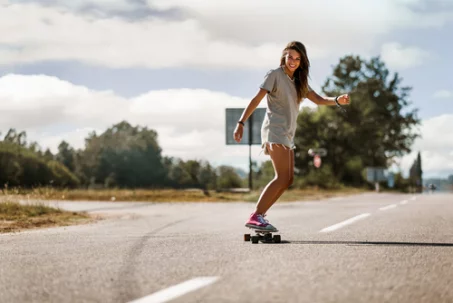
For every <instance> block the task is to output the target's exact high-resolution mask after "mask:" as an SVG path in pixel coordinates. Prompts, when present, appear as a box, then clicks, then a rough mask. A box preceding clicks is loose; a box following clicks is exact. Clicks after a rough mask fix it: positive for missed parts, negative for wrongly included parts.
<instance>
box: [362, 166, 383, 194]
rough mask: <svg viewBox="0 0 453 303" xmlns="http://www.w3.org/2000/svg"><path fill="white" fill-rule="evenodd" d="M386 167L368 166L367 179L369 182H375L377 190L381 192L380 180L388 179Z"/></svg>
mask: <svg viewBox="0 0 453 303" xmlns="http://www.w3.org/2000/svg"><path fill="white" fill-rule="evenodd" d="M385 169H386V168H385V167H367V168H366V179H367V181H368V182H372V183H374V188H375V190H376V192H379V182H382V181H386V180H387V178H386V176H385Z"/></svg>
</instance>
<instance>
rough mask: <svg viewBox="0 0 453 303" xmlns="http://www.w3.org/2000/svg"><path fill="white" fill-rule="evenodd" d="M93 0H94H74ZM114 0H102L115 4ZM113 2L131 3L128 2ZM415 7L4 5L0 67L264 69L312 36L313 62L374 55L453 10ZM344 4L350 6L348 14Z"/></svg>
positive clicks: (190, 0)
mask: <svg viewBox="0 0 453 303" xmlns="http://www.w3.org/2000/svg"><path fill="white" fill-rule="evenodd" d="M417 2H418V1H411V2H410V3H417ZM10 3H12V2H10ZM83 3H89V1H83V2H80V3H79V2H77V3H74V5H75V6H77V5H79V6H80V5H81V4H83ZM93 3H94V1H93ZM109 3H111V1H110V0H105V2H101V3H99V2H96V5H97V7H101V6H102V5H105V7H109V5H110V4H109ZM112 3H117V4H116V5H118V8H122V9H126V8H124V7H123V6H125V5H126V4H125V1H119V2H112ZM403 4H404V5H403ZM406 4H408V2H407V1H404V2H401V1H390V0H383V1H379V2H369V1H368V2H364V1H359V2H357V1H355V0H354V1H353V0H342V1H328V0H322V1H311V2H306V1H305V2H301V1H296V0H291V1H288V2H286V5H282V4H281V3H277V2H275V1H271V0H259V1H258V0H250V1H242V0H241V1H239V0H234V1H221V2H218V1H216V2H212V1H198V0H187V1H186V0H184V1H183V0H165V1H163V0H153V1H149V5H150V8H151V9H157V10H165V9H179V10H185V11H186V14H185V16H188V17H187V18H186V19H184V20H175V19H171V20H167V19H165V18H161V17H157V16H153V17H149V18H144V19H140V20H136V21H134V22H130V21H127V20H123V19H121V18H115V17H111V18H103V19H96V18H94V17H89V16H83V15H80V14H77V13H74V12H72V11H71V10H69V9H66V10H65V9H62V8H55V7H42V6H39V5H37V4H9V5H6V6H3V7H2V9H1V10H0V64H21V63H31V62H36V61H43V60H78V61H83V62H87V63H90V64H97V65H103V66H109V67H114V68H122V67H149V68H163V67H197V68H200V67H201V68H206V67H209V68H235V69H238V68H247V69H250V68H263V66H273V65H275V64H278V57H279V55H280V52H281V49H282V48H283V46H284V44H286V42H288V41H289V40H293V39H297V40H301V41H302V42H304V43H305V44H306V45H307V49H308V52H309V56H310V58H312V59H314V58H325V57H327V56H337V55H342V54H344V53H345V52H346V53H354V52H356V53H361V54H364V53H367V52H372V51H373V49H374V47H375V46H376V43H377V39H378V38H380V37H381V36H382V35H385V34H386V33H389V32H394V31H395V30H399V29H408V28H421V27H439V26H442V25H443V24H445V22H447V20H450V18H451V15H452V14H451V13H450V12H448V11H447V12H439V13H424V12H420V13H416V12H414V11H412V10H410V9H408V8H407V6H405V5H406ZM344 7H348V12H347V13H338V12H339V11H343V9H344ZM326 8H328V9H326ZM106 9H107V8H106Z"/></svg>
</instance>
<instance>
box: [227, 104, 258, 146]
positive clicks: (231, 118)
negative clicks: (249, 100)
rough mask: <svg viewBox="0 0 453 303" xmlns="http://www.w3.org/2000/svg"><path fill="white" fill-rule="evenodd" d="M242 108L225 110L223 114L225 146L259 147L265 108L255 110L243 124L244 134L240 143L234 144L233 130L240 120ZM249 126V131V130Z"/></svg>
mask: <svg viewBox="0 0 453 303" xmlns="http://www.w3.org/2000/svg"><path fill="white" fill-rule="evenodd" d="M243 112H244V108H227V109H226V112H225V118H226V119H225V123H226V127H225V131H226V133H225V139H226V144H227V145H261V126H262V125H263V120H264V116H265V115H266V108H261V107H259V108H256V109H255V110H254V111H253V113H252V115H251V116H250V117H249V118H248V119H247V121H246V122H245V123H244V124H245V125H244V132H243V134H242V140H241V142H239V143H238V142H236V141H235V140H234V137H233V133H234V129H235V128H236V126H237V123H238V121H239V119H240V118H241V115H242V113H243ZM250 125H251V127H252V128H251V129H250Z"/></svg>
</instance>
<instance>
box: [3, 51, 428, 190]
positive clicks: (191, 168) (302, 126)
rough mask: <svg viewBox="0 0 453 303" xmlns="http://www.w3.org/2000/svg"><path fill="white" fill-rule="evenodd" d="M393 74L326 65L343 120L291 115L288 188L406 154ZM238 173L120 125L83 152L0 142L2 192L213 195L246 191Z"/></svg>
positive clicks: (324, 114) (402, 103)
mask: <svg viewBox="0 0 453 303" xmlns="http://www.w3.org/2000/svg"><path fill="white" fill-rule="evenodd" d="M401 83H402V79H401V77H400V76H399V75H398V73H393V74H392V73H390V71H389V70H388V69H387V68H386V66H385V64H384V62H382V61H381V59H380V58H379V57H375V58H371V59H369V60H365V59H362V58H360V57H358V56H345V57H343V58H341V59H340V61H339V63H338V64H337V65H336V66H334V67H333V74H332V76H330V77H328V78H327V79H326V81H325V83H324V85H323V87H322V93H323V94H325V95H328V96H336V95H340V94H343V93H349V94H350V96H351V104H350V105H348V106H347V107H346V110H347V112H346V114H344V113H342V112H340V111H339V109H338V108H336V107H330V106H322V107H320V108H318V109H317V110H311V109H308V108H305V109H304V110H303V111H302V112H301V113H300V114H299V117H298V120H297V123H298V128H297V132H296V137H295V144H296V150H295V182H294V184H293V186H295V187H305V186H320V187H323V188H332V187H337V186H341V185H343V184H345V185H349V186H364V185H367V182H366V177H365V169H366V167H370V166H371V167H384V168H387V167H389V166H391V165H392V164H393V163H395V159H396V158H398V157H401V156H403V155H405V154H407V153H410V152H411V146H412V144H413V141H414V140H415V139H416V138H417V137H418V136H419V134H418V133H417V131H416V126H417V125H418V124H419V123H420V120H419V119H418V117H417V109H414V108H411V102H410V90H411V88H410V87H407V86H402V84H401ZM309 148H324V149H326V150H327V155H326V156H324V157H323V158H322V166H321V167H320V168H315V167H314V165H313V158H312V157H311V156H310V155H308V153H307V151H308V149H309ZM417 169H418V170H417V172H419V173H418V175H417V176H416V177H414V176H415V175H414V174H416V172H415V170H416V168H413V169H412V170H413V171H414V172H412V170H411V176H410V178H407V179H405V178H403V177H402V173H399V175H398V174H397V180H398V182H396V186H397V187H398V186H399V187H401V188H405V187H408V186H409V185H410V184H411V182H412V183H414V182H421V161H420V167H419V168H418V167H417ZM253 170H254V171H253V174H254V184H255V185H256V186H257V187H262V186H264V185H265V184H266V183H267V182H268V181H269V180H270V179H272V178H273V177H274V176H273V169H272V164H271V162H270V161H266V162H263V163H261V165H260V166H258V165H256V163H255V165H254V169H253ZM246 179H247V178H242V177H241V176H240V172H239V170H238V169H236V168H234V167H230V166H220V167H213V166H212V165H211V164H210V163H209V162H207V161H198V160H187V161H183V160H181V159H178V158H174V157H168V156H164V155H163V154H162V149H161V147H160V146H159V144H158V134H157V132H156V131H155V130H152V129H149V128H147V127H141V126H132V125H131V124H129V123H128V122H127V121H121V122H119V123H117V124H115V125H113V126H112V127H110V128H109V129H107V130H106V131H105V132H103V133H102V134H96V133H95V132H92V133H90V134H89V135H88V137H87V138H86V139H85V147H84V148H83V149H78V150H76V149H74V148H73V147H71V146H70V144H68V143H67V142H66V141H62V142H61V143H60V144H59V146H58V152H57V153H56V154H52V152H51V151H50V150H49V149H46V150H45V151H42V150H41V148H40V147H39V144H38V143H37V142H31V143H28V142H27V138H26V133H25V132H17V131H16V130H15V129H10V130H9V131H8V132H7V133H6V135H5V136H4V138H3V140H2V141H0V182H1V184H7V185H8V186H22V187H32V186H44V185H49V184H52V185H54V186H61V187H105V188H112V187H120V188H190V187H196V188H201V189H205V190H208V189H219V188H228V187H242V186H247V180H246Z"/></svg>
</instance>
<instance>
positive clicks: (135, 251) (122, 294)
mask: <svg viewBox="0 0 453 303" xmlns="http://www.w3.org/2000/svg"><path fill="white" fill-rule="evenodd" d="M192 218H193V217H190V218H184V219H181V220H177V221H173V222H170V223H167V224H165V225H163V226H161V227H159V228H156V229H154V230H151V231H150V232H148V233H146V234H145V235H144V236H142V237H140V238H139V240H137V241H136V242H135V244H134V245H132V247H131V248H130V249H129V252H128V253H126V254H125V256H124V261H123V265H122V267H121V268H120V272H119V275H118V278H117V281H116V284H117V285H116V287H115V288H116V289H117V290H118V292H117V294H116V299H117V300H118V301H119V302H126V301H128V300H131V299H133V298H134V297H136V294H138V293H139V292H140V289H139V287H138V285H136V284H135V283H133V281H134V275H135V273H136V267H137V263H138V257H139V256H140V255H141V253H142V252H143V249H144V247H145V245H146V243H147V242H148V240H149V239H150V238H152V236H154V235H156V234H157V233H159V232H161V231H163V230H165V229H167V228H169V227H172V226H174V225H177V224H180V223H182V222H186V221H188V220H191V219H192ZM127 282H129V284H128V283H127Z"/></svg>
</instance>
